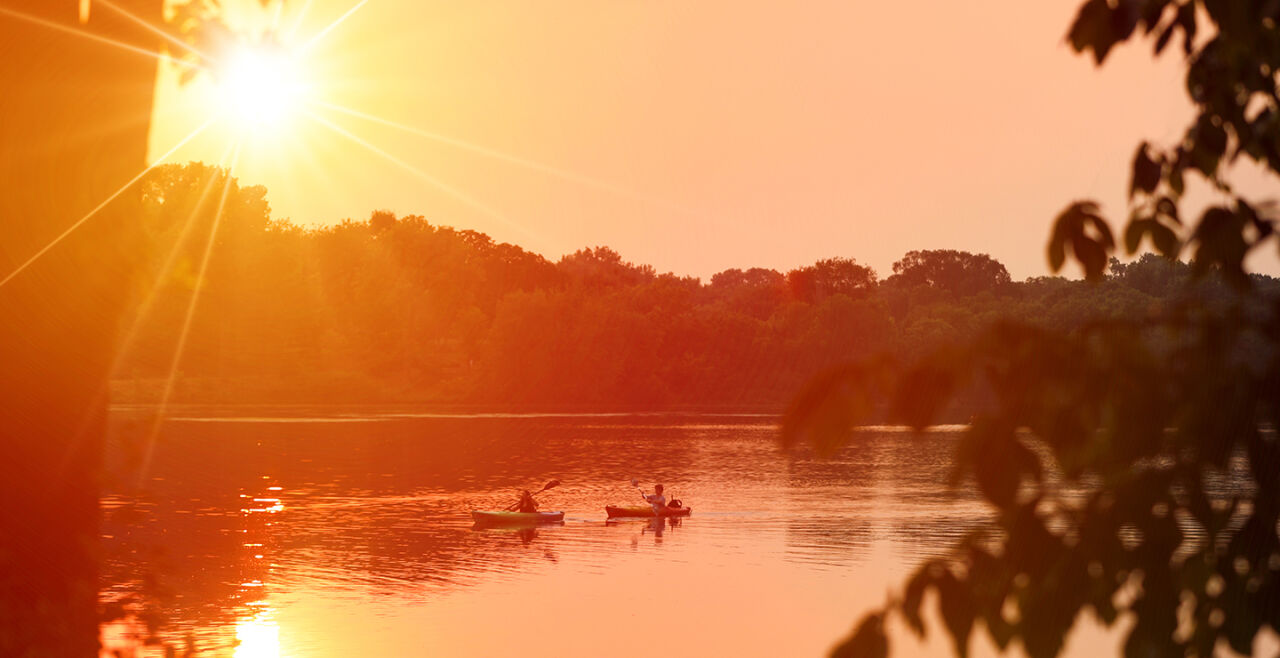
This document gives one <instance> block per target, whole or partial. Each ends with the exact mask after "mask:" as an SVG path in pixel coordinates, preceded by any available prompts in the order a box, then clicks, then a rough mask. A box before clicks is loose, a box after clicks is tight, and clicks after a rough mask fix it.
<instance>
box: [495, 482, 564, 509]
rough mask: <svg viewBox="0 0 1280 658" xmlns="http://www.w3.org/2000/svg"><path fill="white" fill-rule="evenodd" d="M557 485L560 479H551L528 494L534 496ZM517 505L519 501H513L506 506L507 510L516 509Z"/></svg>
mask: <svg viewBox="0 0 1280 658" xmlns="http://www.w3.org/2000/svg"><path fill="white" fill-rule="evenodd" d="M558 486H560V481H559V480H552V481H550V482H548V483H547V484H546V486H544V487H542V488H541V489H539V490H537V491H535V492H533V493H532V494H529V495H531V496H536V495H538V494H540V493H542V492H544V491H546V490H547V489H554V488H556V487H558ZM519 506H520V501H516V503H515V504H514V505H509V506H507V511H508V512H512V511H515V509H516V508H517V507H519Z"/></svg>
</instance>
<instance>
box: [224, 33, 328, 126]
mask: <svg viewBox="0 0 1280 658" xmlns="http://www.w3.org/2000/svg"><path fill="white" fill-rule="evenodd" d="M304 73H305V72H304V71H303V67H302V66H301V63H300V62H299V61H298V59H297V58H296V57H292V56H290V53H288V52H286V51H284V50H282V49H280V48H274V47H266V46H249V45H244V46H239V47H237V48H235V49H234V50H232V51H231V52H230V53H229V54H228V55H227V56H226V58H225V59H223V60H222V61H221V63H220V65H219V66H218V67H217V68H216V69H215V84H216V91H215V93H216V94H217V97H218V104H219V105H220V106H221V111H222V116H223V117H224V118H225V119H226V120H228V121H230V122H231V123H232V124H233V125H234V126H235V127H237V128H239V129H240V130H243V131H258V130H264V129H265V130H273V129H277V128H280V127H282V126H283V125H284V124H287V123H289V122H290V121H293V120H295V119H297V118H298V115H299V114H300V112H301V110H302V108H303V106H304V104H305V100H306V96H307V88H308V85H307V83H306V76H305V75H304Z"/></svg>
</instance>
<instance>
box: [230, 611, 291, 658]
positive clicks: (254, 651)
mask: <svg viewBox="0 0 1280 658" xmlns="http://www.w3.org/2000/svg"><path fill="white" fill-rule="evenodd" d="M234 656H235V658H280V656H281V653H280V626H279V624H277V623H276V622H274V621H272V620H271V619H270V617H269V615H268V613H267V612H266V611H264V612H262V613H259V614H257V615H254V616H253V617H248V618H245V619H242V620H240V621H238V622H236V651H235V654H234Z"/></svg>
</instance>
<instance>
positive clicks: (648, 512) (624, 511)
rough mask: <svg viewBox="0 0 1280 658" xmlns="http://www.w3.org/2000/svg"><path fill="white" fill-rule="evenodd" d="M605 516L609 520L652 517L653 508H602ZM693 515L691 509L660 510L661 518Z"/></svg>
mask: <svg viewBox="0 0 1280 658" xmlns="http://www.w3.org/2000/svg"><path fill="white" fill-rule="evenodd" d="M604 512H605V514H608V515H609V518H611V519H612V518H615V517H619V516H636V517H645V516H647V517H653V516H654V514H653V507H652V506H650V505H636V506H634V507H615V506H613V505H609V506H607V507H605V508H604ZM692 513H693V508H692V507H664V508H662V515H663V516H689V515H690V514H692Z"/></svg>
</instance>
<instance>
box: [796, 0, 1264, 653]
mask: <svg viewBox="0 0 1280 658" xmlns="http://www.w3.org/2000/svg"><path fill="white" fill-rule="evenodd" d="M1205 22H1207V23H1208V25H1201V23H1205ZM1278 23H1280V4H1277V3H1262V2H1226V1H1212V0H1186V1H1184V2H1175V1H1172V0H1119V1H1118V2H1116V1H1112V2H1106V1H1104V0H1089V1H1088V2H1086V3H1084V5H1083V6H1082V7H1081V9H1080V12H1079V15H1078V17H1077V19H1076V21H1075V23H1074V24H1073V25H1072V27H1071V28H1070V32H1069V42H1070V43H1071V45H1072V46H1073V47H1074V48H1075V49H1076V50H1077V51H1079V52H1083V51H1090V52H1091V53H1092V54H1093V56H1094V58H1095V60H1096V61H1097V63H1098V64H1101V63H1102V62H1103V61H1104V60H1105V58H1106V56H1107V54H1108V53H1109V52H1110V51H1111V49H1112V48H1113V47H1114V46H1115V45H1117V44H1119V43H1121V42H1124V41H1126V40H1127V39H1129V38H1131V37H1132V36H1133V35H1134V34H1145V35H1148V36H1150V37H1151V38H1152V39H1153V40H1154V49H1155V51H1156V53H1157V54H1159V53H1160V52H1161V51H1162V50H1164V48H1165V47H1166V46H1167V44H1168V43H1169V42H1170V41H1171V39H1172V37H1173V36H1175V35H1177V34H1181V35H1182V36H1183V42H1182V43H1183V52H1184V53H1185V55H1186V67H1187V90H1188V93H1189V94H1190V97H1191V100H1192V101H1193V103H1194V104H1195V106H1196V110H1197V116H1196V117H1195V118H1194V120H1193V121H1192V123H1191V125H1190V126H1189V128H1188V129H1187V131H1186V134H1185V136H1184V137H1183V138H1182V139H1181V140H1179V141H1177V142H1176V143H1175V144H1173V145H1172V146H1170V147H1169V148H1167V149H1160V148H1158V147H1155V146H1152V145H1151V144H1147V143H1143V144H1141V145H1140V146H1139V147H1138V150H1137V154H1136V155H1135V157H1134V159H1133V177H1132V184H1131V185H1130V194H1131V199H1132V200H1131V205H1132V213H1131V215H1130V219H1129V224H1128V226H1127V228H1126V230H1125V231H1124V232H1123V235H1124V238H1125V239H1124V242H1125V246H1126V248H1127V250H1128V251H1129V252H1130V253H1133V252H1136V251H1137V250H1138V249H1140V248H1141V246H1142V243H1143V241H1144V240H1145V239H1147V238H1148V236H1149V238H1150V240H1151V244H1152V245H1153V246H1154V247H1155V249H1156V250H1157V251H1158V252H1159V253H1160V254H1162V255H1163V256H1165V257H1170V258H1172V257H1176V256H1177V255H1178V254H1179V253H1181V251H1182V249H1183V247H1184V245H1185V246H1190V247H1191V248H1192V255H1193V261H1192V266H1193V267H1192V270H1193V272H1195V274H1196V275H1197V276H1194V277H1184V278H1181V279H1179V280H1178V281H1177V282H1176V284H1174V285H1177V286H1179V287H1180V288H1181V292H1180V294H1179V295H1178V296H1177V299H1176V301H1174V302H1173V303H1169V304H1166V305H1165V306H1163V307H1160V308H1153V309H1152V310H1151V312H1150V313H1149V314H1148V315H1147V316H1146V317H1144V318H1138V319H1125V320H1118V321H1104V322H1096V323H1092V324H1089V325H1086V326H1084V327H1082V328H1079V329H1075V330H1071V331H1066V330H1055V329H1045V328H1033V327H1029V326H1025V325H1019V324H1015V323H1001V324H997V325H994V326H992V327H991V328H990V329H988V330H987V331H986V332H984V333H983V334H982V335H980V336H978V337H977V338H976V339H975V340H973V341H971V342H968V343H966V344H964V345H962V346H958V347H956V348H953V349H952V350H950V351H948V352H945V353H938V354H935V355H933V356H931V357H927V358H925V359H923V360H922V361H921V362H920V363H917V364H914V365H912V366H910V367H907V368H902V367H900V366H897V365H895V364H890V363H881V364H874V365H871V366H866V367H845V368H842V369H840V370H836V371H833V372H832V374H830V375H829V376H827V377H826V378H823V379H820V380H816V381H815V382H814V383H812V384H811V385H810V387H809V389H808V390H806V391H805V392H804V394H803V395H802V396H801V397H800V402H798V403H797V404H796V405H795V407H794V408H793V410H792V412H791V414H790V415H789V417H788V419H787V422H786V424H785V425H784V440H785V441H789V442H793V441H799V440H811V441H813V442H814V443H815V444H816V445H818V446H819V447H821V448H824V449H831V447H832V446H833V445H835V444H838V443H839V442H841V441H843V440H844V439H845V437H847V435H848V430H849V428H850V426H852V425H854V424H858V423H865V422H879V421H882V420H883V415H882V414H883V413H885V412H884V410H888V413H889V414H890V419H892V420H895V421H897V422H904V423H907V424H911V425H914V426H916V427H924V426H927V425H929V424H931V423H932V422H935V419H936V418H937V415H938V412H939V410H940V409H943V408H945V407H946V405H947V404H948V403H949V401H950V400H953V399H954V398H955V397H956V396H960V395H969V396H970V397H971V399H977V400H980V401H981V403H982V404H981V405H980V407H979V408H980V409H981V411H980V412H979V413H977V414H976V415H975V416H974V418H973V419H972V421H971V423H970V426H969V429H968V430H967V431H966V433H965V435H964V437H963V439H962V441H961V445H960V449H959V454H958V456H957V459H956V462H957V481H961V482H973V483H975V484H976V487H977V490H978V491H979V493H980V494H981V495H982V497H983V498H984V499H985V500H986V501H987V503H989V504H990V505H991V506H992V507H993V508H994V510H995V512H996V516H995V519H996V520H995V522H994V524H993V525H992V527H990V528H987V529H984V530H980V531H976V532H974V533H972V534H971V535H970V536H968V537H967V538H966V539H965V540H964V541H963V542H961V544H960V546H958V547H957V548H956V550H955V553H954V554H953V555H952V557H951V559H949V560H944V561H935V562H931V563H929V564H926V565H924V566H923V567H921V568H920V569H919V570H918V571H917V572H916V573H915V575H914V576H912V577H911V578H910V579H909V581H908V582H907V583H906V585H905V587H904V588H903V592H902V593H901V594H900V595H893V596H891V597H890V599H889V600H888V602H886V604H885V605H884V607H883V608H882V609H879V610H875V611H872V612H870V613H869V614H868V615H867V616H866V617H865V618H864V619H863V620H862V621H861V622H860V623H859V624H858V625H857V626H856V627H855V630H854V632H853V634H852V635H851V637H850V638H849V639H848V640H846V641H844V642H843V643H842V644H840V645H838V646H837V647H836V648H835V649H834V651H833V654H832V655H835V656H882V655H886V654H887V653H888V639H887V637H886V635H885V633H884V631H883V628H884V625H885V624H886V623H887V620H889V619H891V618H893V617H898V618H900V619H901V620H902V621H903V622H904V623H905V625H906V627H907V628H909V629H910V630H911V631H912V632H914V633H915V634H917V635H919V636H923V635H924V634H926V633H927V632H929V630H930V629H929V628H928V626H927V624H926V622H925V617H924V616H922V614H921V606H922V605H923V604H924V602H925V601H926V600H928V599H927V596H926V595H928V594H930V593H933V594H935V595H936V600H937V601H938V604H939V611H940V617H941V619H942V621H943V626H944V627H945V632H946V633H947V635H949V636H950V638H951V639H952V641H953V642H954V647H955V652H956V653H957V654H958V655H965V654H966V653H967V651H968V648H969V644H970V638H971V636H972V635H973V634H974V633H977V632H981V631H982V630H983V629H985V634H986V635H987V636H988V637H989V638H990V640H991V641H992V643H993V644H994V645H995V646H996V647H999V648H1000V649H1002V650H1003V649H1004V648H1006V647H1008V646H1010V645H1011V644H1015V643H1016V644H1018V645H1020V646H1021V648H1022V649H1023V651H1025V653H1026V654H1028V655H1031V656H1056V655H1058V654H1059V653H1060V652H1061V650H1062V647H1063V644H1064V641H1065V639H1066V636H1067V634H1068V633H1069V632H1070V630H1071V629H1072V627H1073V626H1074V625H1075V623H1076V622H1077V620H1079V619H1080V618H1081V615H1082V614H1085V615H1092V616H1093V617H1095V618H1096V619H1097V620H1098V622H1100V623H1101V624H1103V625H1107V626H1110V625H1112V624H1114V623H1115V622H1116V621H1117V619H1120V618H1127V619H1129V620H1131V621H1132V623H1133V626H1132V628H1131V630H1130V631H1129V632H1128V635H1127V637H1126V638H1125V640H1124V645H1123V652H1124V654H1125V655H1126V656H1147V655H1196V656H1209V655H1213V654H1214V653H1215V652H1217V651H1219V650H1220V649H1221V648H1222V647H1223V646H1227V647H1230V648H1231V649H1232V650H1234V651H1236V652H1238V653H1241V654H1245V655H1249V654H1251V653H1252V650H1253V642H1254V638H1255V636H1256V635H1257V634H1258V633H1259V632H1260V631H1261V630H1263V629H1264V628H1266V627H1270V628H1271V629H1273V630H1280V537H1278V535H1277V522H1278V521H1280V440H1278V439H1277V436H1276V430H1275V428H1276V425H1277V421H1280V319H1278V318H1280V303H1278V301H1277V299H1276V297H1275V296H1274V295H1269V294H1266V293H1263V292H1261V291H1259V290H1257V287H1256V286H1254V285H1253V278H1252V277H1250V276H1249V275H1248V273H1247V272H1246V269H1245V263H1244V260H1245V258H1246V256H1248V255H1249V254H1250V252H1252V251H1253V250H1254V249H1256V248H1258V247H1259V246H1262V245H1265V244H1266V243H1267V241H1269V240H1273V239H1274V238H1273V234H1274V228H1275V220H1274V219H1273V218H1272V217H1271V216H1269V214H1268V213H1267V212H1266V211H1265V210H1260V209H1263V208H1266V207H1267V206H1266V205H1265V204H1258V203H1252V202H1249V201H1248V200H1246V199H1243V198H1241V197H1239V196H1238V195H1237V194H1235V192H1234V191H1233V190H1232V188H1231V187H1230V186H1229V185H1227V184H1226V183H1225V182H1224V180H1223V178H1222V171H1223V167H1224V166H1225V165H1226V164H1228V163H1230V162H1231V161H1234V160H1235V159H1236V158H1238V157H1240V156H1242V155H1243V156H1246V157H1248V158H1249V159H1251V160H1253V161H1255V162H1256V163H1257V164H1259V165H1261V166H1263V167H1264V168H1266V169H1267V170H1269V171H1270V172H1271V173H1278V172H1280V151H1278V148H1280V147H1277V145H1278V144H1280V121H1277V117H1278V116H1280V98H1278V97H1277V96H1276V94H1275V89H1276V80H1275V71H1276V70H1277V67H1278V66H1280V61H1278V60H1280V49H1277V48H1276V47H1275V44H1277V43H1280V31H1278V30H1277V24H1278ZM1139 28H1141V31H1140V32H1139ZM1197 34H1200V35H1202V36H1203V35H1204V34H1209V35H1211V36H1210V37H1209V38H1207V39H1205V38H1201V39H1199V40H1197ZM1187 174H1196V175H1199V176H1200V177H1202V178H1203V179H1204V180H1205V181H1206V182H1207V183H1208V184H1209V185H1211V186H1213V187H1215V188H1216V189H1217V190H1218V191H1219V192H1220V193H1221V194H1222V195H1223V196H1224V197H1225V198H1226V199H1227V201H1225V202H1224V203H1221V204H1220V205H1217V206H1214V207H1211V208H1208V209H1207V210H1205V211H1204V212H1203V214H1202V215H1201V217H1200V219H1199V220H1198V221H1197V222H1195V223H1194V225H1190V226H1185V225H1184V224H1183V221H1182V219H1181V218H1180V213H1179V209H1178V204H1179V202H1180V201H1181V199H1182V197H1183V194H1184V192H1185V189H1186V181H1185V177H1186V175H1187ZM1271 246H1272V247H1274V245H1271ZM1068 247H1069V249H1068ZM1114 249H1115V246H1114V241H1113V238H1112V231H1111V229H1110V227H1109V226H1108V224H1107V222H1106V221H1105V219H1104V218H1103V217H1102V215H1101V213H1100V211H1099V207H1098V205H1097V204H1096V203H1095V202H1092V201H1078V202H1074V203H1072V204H1071V205H1069V206H1068V207H1067V209H1066V210H1064V211H1063V213H1062V214H1061V215H1060V216H1059V217H1058V219H1057V221H1056V222H1055V226H1054V228H1053V231H1052V237H1051V239H1050V243H1049V250H1048V251H1049V260H1050V264H1051V265H1052V267H1053V268H1054V269H1055V270H1057V269H1060V268H1061V267H1062V266H1063V265H1064V264H1065V263H1066V261H1067V255H1068V252H1070V253H1071V254H1072V255H1074V257H1075V259H1076V260H1077V261H1079V262H1080V264H1081V266H1082V267H1083V269H1084V272H1085V274H1086V275H1087V276H1088V277H1089V278H1090V279H1098V278H1100V277H1101V276H1102V275H1103V273H1104V271H1105V269H1106V267H1107V258H1108V256H1109V255H1110V254H1111V252H1112V251H1113V250H1114ZM1112 262H1113V263H1114V261H1112ZM1118 269H1120V270H1121V271H1123V266H1121V267H1120V268H1118ZM1219 282H1225V283H1226V284H1229V285H1230V286H1231V287H1232V289H1233V290H1235V293H1234V294H1231V295H1226V296H1214V295H1210V294H1207V292H1206V291H1207V290H1208V289H1209V288H1210V287H1213V286H1215V285H1220V284H1219ZM868 370H871V371H874V374H870V373H869V372H868ZM851 378H857V381H856V382H855V381H854V380H853V379H851ZM871 379H873V380H875V381H877V382H880V383H881V384H878V385H877V386H876V387H875V388H874V389H872V388H869V387H867V386H865V385H862V384H860V383H858V382H865V381H867V380H871ZM884 382H888V383H887V384H885V383H884ZM882 389H883V390H885V391H887V392H886V393H884V395H883V396H882V397H878V398H877V397H874V396H875V395H877V394H878V392H879V391H880V390H882ZM858 395H863V397H861V398H858V399H853V397H851V396H854V397H856V396H858Z"/></svg>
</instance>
